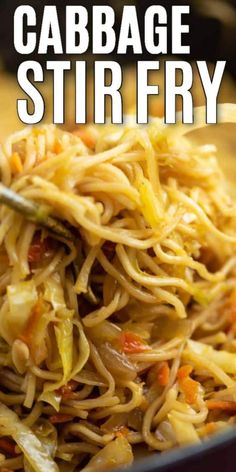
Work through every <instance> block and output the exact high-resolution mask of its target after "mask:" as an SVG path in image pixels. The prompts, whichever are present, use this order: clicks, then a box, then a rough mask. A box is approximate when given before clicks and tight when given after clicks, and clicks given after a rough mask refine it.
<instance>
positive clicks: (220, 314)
mask: <svg viewBox="0 0 236 472" xmlns="http://www.w3.org/2000/svg"><path fill="white" fill-rule="evenodd" d="M220 119H221V120H222V121H224V122H227V123H233V122H235V119H236V112H235V106H233V105H222V106H221V107H220ZM180 121H181V120H180ZM203 123H204V110H203V109H201V108H200V109H196V124H195V125H194V126H192V127H188V126H183V125H181V124H180V123H179V124H178V123H177V124H176V125H174V126H166V125H164V123H163V122H162V120H161V119H153V120H151V121H150V124H149V125H148V126H145V127H144V126H138V125H136V124H134V123H133V119H132V117H127V120H126V124H125V125H122V126H119V127H116V126H114V125H103V126H94V125H87V126H85V127H82V128H79V129H76V130H75V131H74V132H67V131H64V130H60V129H58V128H57V127H55V126H53V125H42V126H40V127H37V128H27V129H24V130H22V131H19V132H17V133H15V134H13V135H11V136H10V137H9V138H7V139H6V140H5V142H4V143H3V144H2V146H1V150H0V176H1V183H0V202H1V203H0V369H1V375H0V470H1V471H13V470H19V471H21V470H25V471H27V472H32V471H36V472H45V471H48V472H51V471H53V472H56V471H62V472H64V471H65V472H73V471H83V472H96V471H106V470H111V469H113V468H117V467H119V468H122V467H127V466H131V465H132V464H133V461H134V459H135V458H137V459H135V466H134V467H135V470H140V471H141V470H142V471H144V470H148V471H150V470H168V467H170V468H171V467H172V468H173V461H174V462H176V464H177V465H176V470H180V469H177V467H178V463H180V462H181V463H183V461H185V462H184V464H185V465H186V461H187V460H188V459H189V460H191V464H194V457H196V453H197V452H199V451H200V452H201V457H203V458H204V457H206V455H209V454H211V451H212V449H214V450H215V449H216V448H217V449H218V450H220V447H221V445H222V442H224V443H225V442H227V444H230V445H232V443H233V442H234V444H235V438H236V433H235V430H234V424H235V412H236V199H235V195H234V191H233V190H234V185H233V184H232V176H231V175H230V174H231V172H229V173H227V174H226V173H225V172H224V171H223V170H222V168H224V167H225V162H224V161H225V156H226V151H225V150H226V149H228V152H229V153H230V150H229V140H228V139H227V140H226V139H225V140H224V137H223V135H221V134H219V135H220V141H221V144H222V143H223V144H222V148H220V145H219V148H218V151H217V147H216V141H217V139H213V138H212V136H211V137H210V135H209V134H208V135H205V136H202V135H201V129H200V128H202V127H203ZM212 129H213V127H212V128H211V131H212ZM198 130H199V133H200V135H199V134H198ZM234 134H235V133H234V132H232V131H230V135H231V137H233V138H234ZM216 135H218V132H216ZM199 136H200V137H199ZM209 137H210V138H211V139H209ZM218 141H219V139H218ZM233 148H234V146H233ZM217 152H218V154H221V158H219V159H218V157H217V156H218V154H217ZM231 154H233V153H232V152H231ZM232 162H233V161H232ZM231 165H233V164H231ZM232 173H233V172H232ZM212 436H213V439H210V438H211V437H212ZM169 451H170V452H169ZM183 451H184V452H183ZM147 454H148V455H150V458H148V459H147V460H145V463H140V464H142V465H139V459H138V457H139V456H140V455H141V456H143V455H145V456H146V455H147ZM136 460H137V462H136ZM187 465H189V464H187ZM170 470H171V469H170Z"/></svg>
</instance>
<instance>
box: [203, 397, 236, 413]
mask: <svg viewBox="0 0 236 472" xmlns="http://www.w3.org/2000/svg"><path fill="white" fill-rule="evenodd" d="M206 405H207V408H208V409H209V410H225V411H236V402H231V401H227V400H206Z"/></svg>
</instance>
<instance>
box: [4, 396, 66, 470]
mask: <svg viewBox="0 0 236 472" xmlns="http://www.w3.org/2000/svg"><path fill="white" fill-rule="evenodd" d="M0 433H1V434H2V435H5V436H12V438H13V439H14V441H15V442H16V443H17V445H18V446H19V448H20V449H21V450H22V452H23V453H24V455H25V457H26V459H27V460H28V462H29V463H30V465H31V466H32V468H33V470H34V471H35V472H45V471H47V472H58V470H59V469H58V467H57V464H56V463H55V462H54V461H53V460H52V458H51V457H50V455H49V454H48V452H47V450H46V448H45V446H43V444H42V443H41V442H40V441H39V439H38V438H37V437H36V436H35V434H34V433H33V432H32V431H31V429H30V428H28V426H26V425H25V424H23V423H22V422H21V421H20V420H19V418H18V416H17V415H16V413H14V412H13V411H11V410H10V409H9V408H8V407H7V406H5V405H3V403H0Z"/></svg>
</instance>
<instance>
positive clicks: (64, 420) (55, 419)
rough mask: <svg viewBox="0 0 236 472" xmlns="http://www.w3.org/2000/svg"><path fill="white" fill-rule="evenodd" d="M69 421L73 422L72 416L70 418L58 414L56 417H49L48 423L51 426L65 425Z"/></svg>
mask: <svg viewBox="0 0 236 472" xmlns="http://www.w3.org/2000/svg"><path fill="white" fill-rule="evenodd" d="M71 420H73V416H71V415H62V414H60V413H59V414H58V415H54V416H50V417H49V421H50V422H51V423H52V424H60V423H67V422H68V421H71Z"/></svg>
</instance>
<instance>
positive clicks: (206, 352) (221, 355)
mask: <svg viewBox="0 0 236 472" xmlns="http://www.w3.org/2000/svg"><path fill="white" fill-rule="evenodd" d="M187 346H188V349H189V350H190V351H193V352H194V353H195V354H199V355H202V356H205V357H206V359H208V360H209V361H212V362H215V364H217V365H218V366H219V367H221V369H223V370H224V372H225V373H227V374H234V375H235V374H236V354H235V353H233V352H227V351H223V350H220V351H217V350H216V349H213V347H212V346H210V345H207V344H204V343H201V342H198V341H192V340H191V339H189V340H188V341H187Z"/></svg>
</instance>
